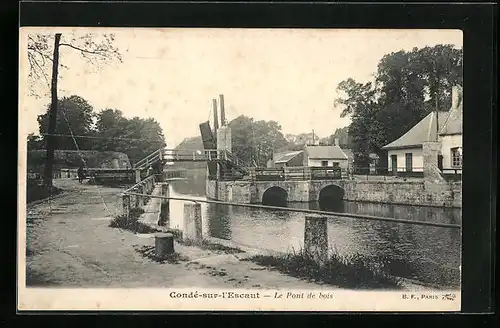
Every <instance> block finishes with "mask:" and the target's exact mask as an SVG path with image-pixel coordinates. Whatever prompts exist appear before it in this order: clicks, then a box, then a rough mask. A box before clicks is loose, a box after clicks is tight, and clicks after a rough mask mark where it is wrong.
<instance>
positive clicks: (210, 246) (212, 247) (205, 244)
mask: <svg viewBox="0 0 500 328" xmlns="http://www.w3.org/2000/svg"><path fill="white" fill-rule="evenodd" d="M174 236H175V235H174ZM176 241H177V242H178V243H179V244H181V245H184V246H196V247H199V248H201V249H204V250H209V251H216V252H217V251H218V252H224V253H226V254H238V253H244V252H243V251H242V250H241V249H239V248H236V247H229V246H224V245H221V244H217V243H211V242H209V241H208V240H206V239H202V240H201V241H196V240H191V239H187V240H183V239H182V235H181V236H177V238H176Z"/></svg>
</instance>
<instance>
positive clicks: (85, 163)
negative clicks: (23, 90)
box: [61, 108, 118, 216]
mask: <svg viewBox="0 0 500 328" xmlns="http://www.w3.org/2000/svg"><path fill="white" fill-rule="evenodd" d="M61 113H62V114H63V118H64V121H65V123H66V125H67V126H68V130H69V133H70V134H71V137H72V139H73V142H74V144H75V148H76V151H77V152H78V155H80V158H81V160H82V163H83V165H84V167H85V168H88V167H87V161H86V160H85V158H84V157H83V155H82V153H81V150H80V147H79V146H78V142H77V141H76V138H75V137H74V134H73V130H72V129H71V124H70V123H69V121H68V118H67V116H66V110H65V109H64V108H61ZM95 187H96V190H97V193H98V195H99V197H100V198H101V202H102V204H103V205H104V208H105V210H106V211H107V212H108V214H109V215H110V216H113V213H112V212H111V210H110V209H109V208H108V206H107V205H106V201H105V200H104V196H103V195H102V193H101V191H100V188H99V186H97V185H95ZM117 211H118V210H116V211H115V215H116V214H117Z"/></svg>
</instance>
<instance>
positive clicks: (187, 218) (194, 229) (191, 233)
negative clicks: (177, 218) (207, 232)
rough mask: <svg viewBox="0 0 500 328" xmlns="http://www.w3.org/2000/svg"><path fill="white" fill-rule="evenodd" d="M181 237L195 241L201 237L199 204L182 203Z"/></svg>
mask: <svg viewBox="0 0 500 328" xmlns="http://www.w3.org/2000/svg"><path fill="white" fill-rule="evenodd" d="M182 239H184V240H194V241H197V242H199V241H201V240H202V239H203V235H202V224H201V204H198V203H196V204H193V203H186V204H184V222H183V229H182Z"/></svg>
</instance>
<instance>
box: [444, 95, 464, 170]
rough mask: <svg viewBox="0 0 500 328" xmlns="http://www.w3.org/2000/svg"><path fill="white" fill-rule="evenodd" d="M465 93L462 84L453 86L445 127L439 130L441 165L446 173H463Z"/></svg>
mask: <svg viewBox="0 0 500 328" xmlns="http://www.w3.org/2000/svg"><path fill="white" fill-rule="evenodd" d="M462 100H463V95H462V88H461V87H460V86H455V87H453V91H452V106H451V109H450V114H449V116H448V119H447V120H446V122H445V124H444V127H443V128H442V129H441V130H440V132H439V140H440V142H441V154H440V157H439V162H440V163H439V165H440V166H441V170H442V171H443V172H444V173H451V172H449V171H455V170H456V171H457V173H462V156H463V154H462V147H463V144H462V134H463V103H462Z"/></svg>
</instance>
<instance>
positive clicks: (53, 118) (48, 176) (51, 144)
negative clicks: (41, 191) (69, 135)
mask: <svg viewBox="0 0 500 328" xmlns="http://www.w3.org/2000/svg"><path fill="white" fill-rule="evenodd" d="M60 41H61V33H56V35H55V40H54V55H53V57H52V82H51V86H50V91H51V92H50V93H51V104H50V112H49V127H48V135H47V158H46V161H45V168H44V174H43V184H44V185H45V186H46V187H49V188H50V187H52V166H53V164H54V150H55V139H54V138H55V136H54V134H55V131H56V124H57V104H58V99H57V74H58V71H59V43H60Z"/></svg>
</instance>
